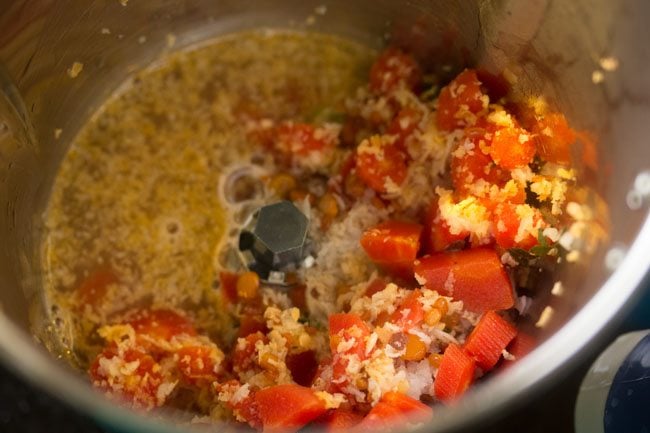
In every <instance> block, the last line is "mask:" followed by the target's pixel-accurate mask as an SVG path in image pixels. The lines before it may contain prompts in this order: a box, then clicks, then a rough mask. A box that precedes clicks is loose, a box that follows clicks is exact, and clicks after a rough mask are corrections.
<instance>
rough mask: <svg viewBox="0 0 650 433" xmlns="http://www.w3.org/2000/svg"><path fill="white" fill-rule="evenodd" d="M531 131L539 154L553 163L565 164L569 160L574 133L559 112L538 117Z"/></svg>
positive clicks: (574, 138)
mask: <svg viewBox="0 0 650 433" xmlns="http://www.w3.org/2000/svg"><path fill="white" fill-rule="evenodd" d="M533 131H534V132H535V133H536V136H535V144H536V145H537V153H539V156H540V157H541V158H542V159H543V160H545V161H549V162H553V163H555V164H564V165H567V164H569V163H570V162H571V145H572V144H573V143H575V141H576V133H575V131H574V130H573V129H571V127H570V126H569V124H568V122H567V121H566V118H565V117H564V115H563V114H560V113H548V114H546V115H544V117H542V118H541V119H538V121H537V123H536V124H535V126H534V128H533Z"/></svg>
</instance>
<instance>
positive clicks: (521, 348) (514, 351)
mask: <svg viewBox="0 0 650 433" xmlns="http://www.w3.org/2000/svg"><path fill="white" fill-rule="evenodd" d="M536 346H537V339H536V338H535V337H533V336H532V335H530V334H526V333H525V332H521V331H520V332H518V333H517V336H516V337H515V338H514V339H513V340H512V341H511V342H510V344H509V345H508V348H507V350H508V352H509V353H510V354H511V355H512V356H514V357H515V360H514V361H518V360H519V359H521V358H523V357H524V356H526V355H528V354H529V353H530V352H532V351H533V350H534V349H535V347H536Z"/></svg>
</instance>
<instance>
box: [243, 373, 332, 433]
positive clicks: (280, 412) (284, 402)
mask: <svg viewBox="0 0 650 433" xmlns="http://www.w3.org/2000/svg"><path fill="white" fill-rule="evenodd" d="M255 403H256V404H257V410H258V411H259V414H260V417H261V419H262V425H263V428H264V432H267V433H269V432H270V433H275V432H283V433H291V432H295V431H297V430H299V429H301V428H302V427H303V426H305V425H306V424H307V423H309V422H311V421H313V420H314V419H316V418H318V417H319V416H321V415H322V414H324V413H325V411H326V410H327V409H326V408H325V403H323V402H322V401H321V400H320V399H319V398H318V397H316V394H315V393H314V391H313V390H311V389H309V388H305V387H304V386H300V385H293V384H285V385H276V386H271V387H269V388H263V389H261V390H259V391H257V392H256V393H255Z"/></svg>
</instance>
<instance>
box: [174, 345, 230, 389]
mask: <svg viewBox="0 0 650 433" xmlns="http://www.w3.org/2000/svg"><path fill="white" fill-rule="evenodd" d="M176 356H177V357H178V368H179V370H180V372H181V374H182V375H183V377H185V378H186V379H187V380H188V381H190V382H195V381H200V380H206V381H214V380H216V378H217V368H218V367H219V362H220V361H221V358H222V355H221V353H220V352H219V350H218V349H217V348H216V347H212V346H208V345H205V346H186V347H182V348H180V349H179V350H178V351H177V352H176Z"/></svg>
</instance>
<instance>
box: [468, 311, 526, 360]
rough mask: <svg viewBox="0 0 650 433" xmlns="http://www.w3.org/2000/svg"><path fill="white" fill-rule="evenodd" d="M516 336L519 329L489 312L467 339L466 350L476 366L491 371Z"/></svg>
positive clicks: (494, 313) (494, 312)
mask: <svg viewBox="0 0 650 433" xmlns="http://www.w3.org/2000/svg"><path fill="white" fill-rule="evenodd" d="M516 335H517V329H516V328H515V327H514V326H512V325H511V324H510V323H509V322H508V321H507V320H505V319H504V318H502V317H501V316H499V314H497V313H496V311H488V312H487V313H485V314H484V315H483V317H481V320H479V322H478V324H477V325H476V327H475V328H474V330H473V331H472V333H471V334H469V337H467V340H466V341H465V347H464V349H465V351H466V352H467V353H468V354H470V355H471V356H472V357H474V359H475V360H476V365H478V366H479V367H481V368H482V369H483V371H489V370H491V369H492V368H494V366H495V365H496V363H497V362H498V361H499V358H501V354H502V353H503V351H504V350H505V348H506V347H507V346H508V344H509V343H510V342H511V341H512V339H513V338H515V336H516Z"/></svg>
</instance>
